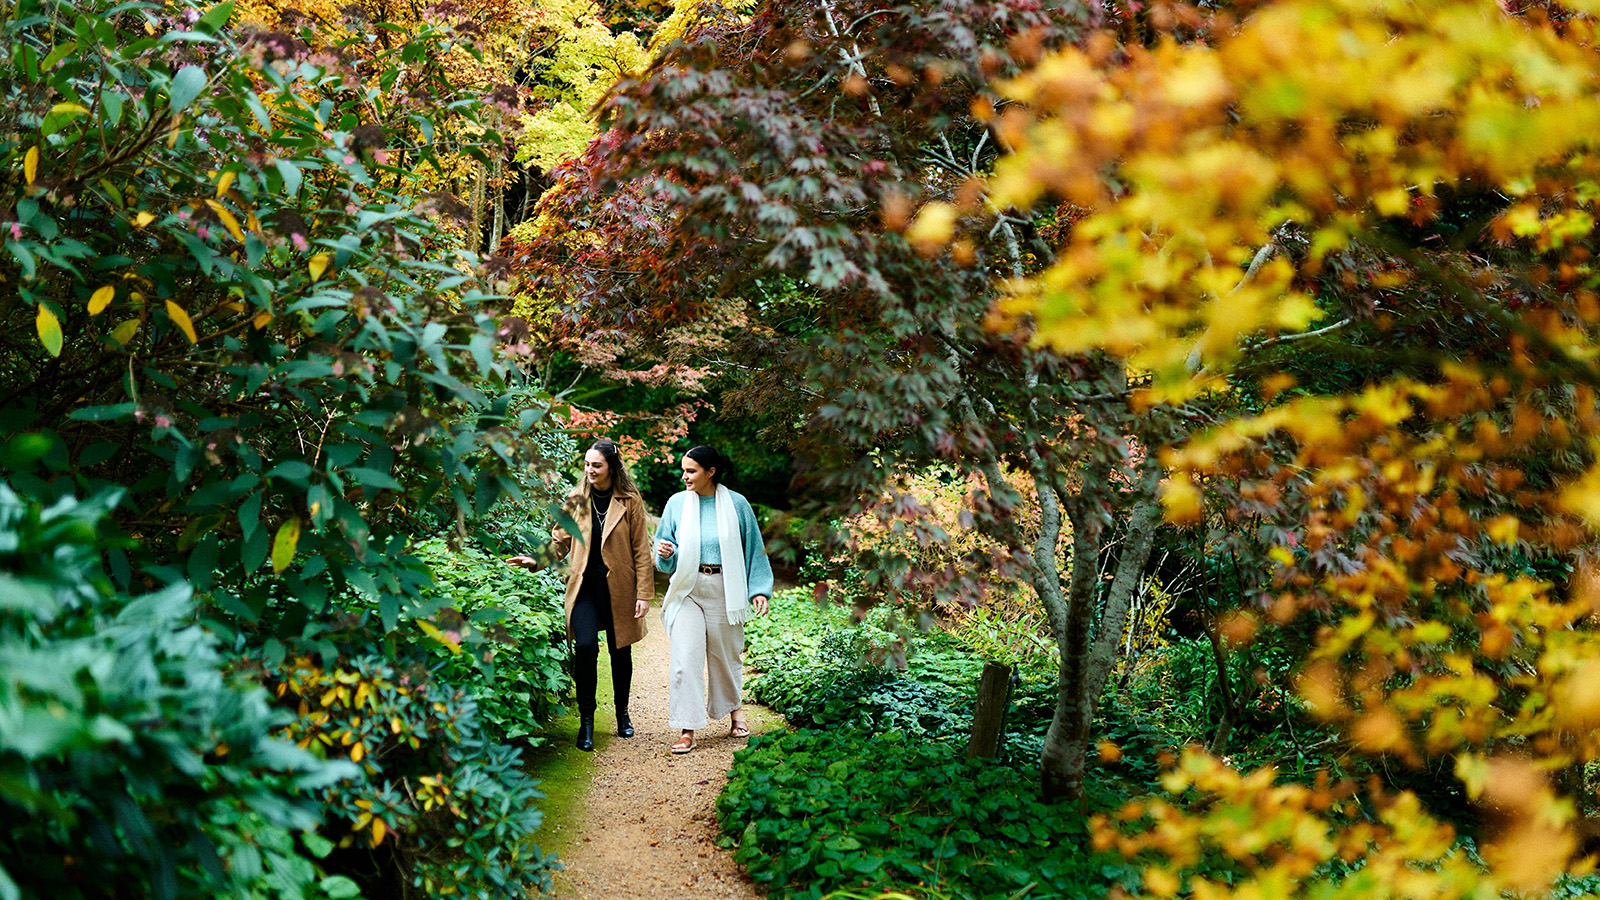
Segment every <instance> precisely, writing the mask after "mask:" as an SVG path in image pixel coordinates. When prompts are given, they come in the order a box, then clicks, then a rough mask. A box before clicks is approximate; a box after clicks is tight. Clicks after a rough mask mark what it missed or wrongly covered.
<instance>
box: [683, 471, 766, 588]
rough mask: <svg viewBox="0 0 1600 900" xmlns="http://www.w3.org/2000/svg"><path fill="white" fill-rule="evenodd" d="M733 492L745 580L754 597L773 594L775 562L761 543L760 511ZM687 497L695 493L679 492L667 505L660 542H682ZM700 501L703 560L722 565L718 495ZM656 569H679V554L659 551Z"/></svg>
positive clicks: (701, 551)
mask: <svg viewBox="0 0 1600 900" xmlns="http://www.w3.org/2000/svg"><path fill="white" fill-rule="evenodd" d="M728 493H729V494H732V495H733V511H734V513H735V514H737V515H738V517H739V537H740V540H741V543H743V544H744V571H745V581H746V583H747V584H748V585H749V587H750V597H749V598H746V599H750V598H754V597H755V596H756V595H758V594H759V595H761V596H765V597H770V596H772V563H771V562H770V561H768V559H767V548H766V545H765V544H763V543H762V542H761V526H760V524H758V523H757V522H756V511H755V510H753V509H751V508H750V501H748V500H746V499H745V498H744V495H743V494H741V493H739V492H738V491H729V492H728ZM685 496H695V495H693V494H685V493H678V494H673V495H672V496H671V497H670V498H668V499H667V506H666V508H665V509H663V510H662V511H661V524H660V525H658V526H657V527H656V541H671V542H672V543H673V546H677V543H678V521H679V520H680V519H681V518H682V517H683V508H682V507H683V502H684V497H685ZM698 499H699V500H700V561H701V562H702V563H706V564H709V565H721V564H722V541H721V540H720V539H719V538H718V536H717V498H716V497H715V496H711V497H699V498H698ZM656 568H657V569H660V570H661V571H663V572H666V573H668V574H669V575H670V574H671V573H673V572H674V571H677V568H678V554H676V553H674V554H672V555H671V556H668V557H666V558H665V559H663V558H662V557H661V556H660V554H656Z"/></svg>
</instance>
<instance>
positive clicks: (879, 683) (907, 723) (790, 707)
mask: <svg viewBox="0 0 1600 900" xmlns="http://www.w3.org/2000/svg"><path fill="white" fill-rule="evenodd" d="M879 634H882V632H881V630H877V629H873V628H872V627H871V626H867V625H855V626H826V625H824V626H823V627H822V630H821V632H820V634H817V633H815V632H813V633H811V634H809V635H808V636H807V637H808V640H806V641H804V642H803V643H804V644H810V643H813V642H814V647H813V649H811V650H810V652H789V653H786V654H781V653H777V654H773V655H772V656H771V657H770V661H769V662H768V666H769V667H768V669H767V671H765V672H763V673H761V674H760V675H759V676H758V677H756V678H753V679H751V683H750V696H751V698H752V699H753V700H755V701H756V702H758V703H763V704H766V705H767V706H770V707H772V708H773V709H774V710H776V711H777V712H778V713H780V714H781V715H783V717H784V718H785V719H788V720H789V723H790V724H792V725H799V726H814V727H851V728H858V729H861V730H864V731H868V732H882V731H891V730H899V731H904V732H906V733H909V734H917V735H928V736H950V735H954V734H957V733H961V732H964V731H965V729H966V728H967V727H968V726H969V724H970V721H971V697H970V693H963V692H961V691H959V690H957V689H956V688H954V687H952V686H950V685H949V684H946V683H944V682H942V681H939V680H935V679H930V680H927V681H922V680H918V679H916V678H914V677H909V676H907V675H906V674H904V673H901V672H899V671H896V670H895V669H892V668H890V667H888V666H884V665H879V664H875V663H873V662H871V661H870V660H869V658H868V654H869V653H870V651H871V650H872V649H873V647H872V643H871V641H872V640H873V639H875V638H876V637H877V635H879ZM803 643H802V642H801V641H796V642H795V650H796V651H798V650H799V648H800V646H802V645H803Z"/></svg>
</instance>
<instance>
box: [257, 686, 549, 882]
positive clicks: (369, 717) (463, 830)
mask: <svg viewBox="0 0 1600 900" xmlns="http://www.w3.org/2000/svg"><path fill="white" fill-rule="evenodd" d="M273 679H274V681H275V683H276V688H277V692H278V695H279V696H280V697H281V698H283V700H284V702H285V703H287V704H289V705H291V706H296V707H298V712H299V716H298V717H297V718H296V719H295V720H294V722H293V723H292V724H291V725H290V726H289V727H288V729H287V732H286V733H287V734H288V735H289V736H290V737H292V738H293V739H294V740H295V742H296V743H297V744H299V745H300V746H303V747H308V748H310V749H312V750H314V751H317V752H320V753H322V754H325V755H329V756H339V757H345V758H348V759H349V760H350V761H351V762H354V763H357V764H359V765H360V766H361V767H362V769H363V770H364V772H365V774H366V778H365V779H363V780H357V781H347V782H340V783H338V784H335V785H332V786H330V787H329V788H327V789H326V791H325V792H324V794H323V796H322V800H323V802H324V804H325V805H326V807H327V809H328V810H329V814H330V816H332V817H333V818H335V819H337V820H338V821H337V822H336V823H334V824H331V825H330V828H332V832H331V834H330V837H332V838H333V839H335V840H337V841H338V843H339V847H340V850H339V852H337V853H335V854H334V855H332V856H330V857H329V865H330V866H332V867H337V868H338V869H339V870H340V871H342V872H343V873H344V874H346V875H349V876H350V877H352V878H354V879H355V880H356V881H357V882H359V883H361V884H362V886H363V888H364V889H365V891H366V893H367V894H368V895H370V896H374V897H382V896H399V895H402V894H409V891H406V890H404V889H403V888H401V886H400V885H402V884H403V885H405V886H409V887H410V888H413V889H416V890H418V891H421V892H422V894H423V895H425V896H429V897H465V898H475V900H478V898H481V900H491V898H492V900H522V898H524V897H526V896H527V895H528V893H529V892H530V891H533V890H537V891H539V892H548V891H549V890H550V887H551V882H550V871H551V869H552V868H554V860H553V858H552V857H548V856H545V855H544V854H543V853H542V852H541V851H540V850H539V848H538V847H537V846H536V845H535V844H534V843H533V842H532V841H531V836H532V834H533V833H534V832H535V831H536V830H537V829H538V828H539V824H540V822H541V820H542V818H543V816H542V814H541V813H540V811H539V809H538V808H537V806H536V805H535V802H536V801H537V800H539V799H541V798H543V796H544V795H543V794H541V793H539V791H538V790H536V788H535V782H534V781H533V780H532V779H530V778H529V777H528V776H527V775H525V774H523V772H522V768H521V764H522V760H521V754H520V753H519V752H518V751H517V750H515V749H513V748H510V747H507V746H504V745H502V744H498V743H495V742H493V741H489V740H486V739H485V738H484V736H483V735H482V733H481V730H480V728H479V726H478V713H477V707H476V704H475V703H474V702H473V700H472V697H471V695H470V693H469V691H467V690H466V689H464V688H460V687H457V686H454V685H451V684H449V683H448V682H446V681H443V680H442V679H437V678H434V677H432V674H431V673H430V672H429V671H428V669H427V668H426V667H425V666H423V665H420V664H416V665H412V666H410V667H404V668H402V667H397V666H395V665H394V664H392V663H390V662H388V661H386V660H382V659H378V658H376V657H368V658H364V659H357V660H353V661H351V662H349V663H347V664H344V665H341V666H339V667H337V668H335V669H333V670H327V669H323V668H321V667H320V666H319V665H317V664H316V663H315V662H314V661H313V660H311V659H310V658H307V657H299V658H295V659H292V660H288V661H286V663H285V664H284V666H283V667H282V668H281V669H279V670H278V671H276V672H274V673H273ZM396 881H398V882H399V883H400V884H396V883H395V882H396Z"/></svg>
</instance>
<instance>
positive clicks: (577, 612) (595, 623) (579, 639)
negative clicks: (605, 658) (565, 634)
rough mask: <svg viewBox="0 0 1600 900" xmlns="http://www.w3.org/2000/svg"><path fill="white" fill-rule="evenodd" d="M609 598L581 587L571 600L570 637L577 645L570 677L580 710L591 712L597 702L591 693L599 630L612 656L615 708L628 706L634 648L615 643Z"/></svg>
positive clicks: (596, 672)
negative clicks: (603, 634) (575, 689)
mask: <svg viewBox="0 0 1600 900" xmlns="http://www.w3.org/2000/svg"><path fill="white" fill-rule="evenodd" d="M610 599H611V598H609V597H595V596H594V595H593V594H590V593H588V592H586V591H580V592H579V593H578V597H577V599H576V600H574V601H573V604H572V637H573V641H574V643H575V644H576V645H577V649H576V650H575V651H574V653H573V656H572V681H573V683H574V685H575V686H576V688H577V692H578V712H580V713H586V714H587V713H593V712H594V710H595V707H596V706H597V705H598V704H597V703H596V701H595V696H594V695H595V691H596V689H597V688H598V686H599V683H600V632H602V631H604V632H605V633H606V650H607V651H608V652H609V654H610V656H611V696H612V698H613V699H614V700H615V701H616V703H617V709H627V708H628V693H629V690H630V689H631V688H632V687H633V648H632V647H622V648H620V649H619V648H618V647H617V646H616V641H615V638H614V637H613V634H612V628H613V626H612V624H611V602H610Z"/></svg>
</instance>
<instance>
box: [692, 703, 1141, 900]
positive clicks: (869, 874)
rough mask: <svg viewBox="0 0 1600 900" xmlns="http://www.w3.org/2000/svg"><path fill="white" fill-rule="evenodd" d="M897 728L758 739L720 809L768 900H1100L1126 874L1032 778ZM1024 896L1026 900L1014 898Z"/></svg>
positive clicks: (739, 764) (744, 754)
mask: <svg viewBox="0 0 1600 900" xmlns="http://www.w3.org/2000/svg"><path fill="white" fill-rule="evenodd" d="M962 753H963V751H962V750H961V749H960V748H958V747H954V746H951V745H948V744H938V743H923V742H918V741H915V740H912V739H908V738H907V737H906V736H905V735H903V734H901V733H898V732H890V733H888V734H883V735H877V736H865V735H861V734H859V733H849V732H842V731H799V732H794V733H789V734H773V735H763V736H760V737H757V738H755V739H753V740H752V741H751V743H750V746H749V747H748V748H747V749H745V750H741V751H739V752H738V753H737V754H735V757H734V760H735V762H734V768H733V774H732V778H731V779H730V780H729V783H728V787H727V789H726V790H725V791H724V792H723V794H722V797H721V798H720V799H719V800H718V802H717V811H718V816H719V821H720V823H721V826H722V830H723V833H724V835H726V836H727V839H728V840H731V841H733V842H734V843H736V845H737V849H736V850H735V852H734V856H735V858H736V859H737V860H738V861H739V862H740V863H741V864H743V865H744V866H745V867H746V868H747V869H748V870H749V872H750V875H751V877H753V878H755V879H756V880H757V881H759V882H761V883H763V884H765V885H767V886H768V889H769V890H771V891H772V892H773V894H774V895H775V896H776V895H779V894H781V895H782V896H785V897H790V898H809V900H816V898H821V897H822V896H824V895H825V894H827V893H829V892H830V891H834V890H840V889H846V888H848V889H851V890H857V889H859V890H862V891H865V890H880V889H883V890H887V889H890V888H894V887H896V886H900V885H907V886H921V888H931V889H933V890H936V891H938V892H939V893H940V895H941V896H947V897H952V898H962V900H990V898H993V900H1000V898H1010V897H1017V896H1024V895H1025V896H1027V897H1029V898H1079V897H1100V896H1103V895H1104V894H1105V892H1106V889H1107V887H1108V885H1109V884H1110V883H1111V881H1112V880H1113V879H1123V878H1125V877H1127V870H1126V869H1125V868H1124V864H1123V863H1122V860H1121V859H1120V857H1115V856H1111V855H1105V854H1096V853H1092V852H1090V851H1089V850H1088V832H1087V827H1086V824H1085V820H1084V818H1083V816H1082V815H1081V814H1080V813H1079V812H1077V811H1076V810H1074V809H1071V808H1069V807H1068V806H1066V805H1051V804H1046V803H1043V802H1040V801H1039V800H1037V799H1035V797H1036V795H1037V788H1036V783H1037V773H1036V772H1035V771H1034V770H1033V769H1032V767H1019V768H1012V767H1010V766H1006V765H1002V764H998V763H995V762H993V761H988V760H969V759H965V758H964V757H963V755H962ZM1024 892H1025V893H1024Z"/></svg>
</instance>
